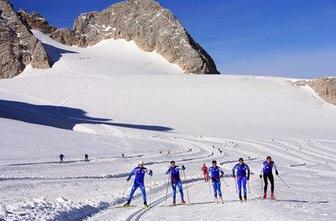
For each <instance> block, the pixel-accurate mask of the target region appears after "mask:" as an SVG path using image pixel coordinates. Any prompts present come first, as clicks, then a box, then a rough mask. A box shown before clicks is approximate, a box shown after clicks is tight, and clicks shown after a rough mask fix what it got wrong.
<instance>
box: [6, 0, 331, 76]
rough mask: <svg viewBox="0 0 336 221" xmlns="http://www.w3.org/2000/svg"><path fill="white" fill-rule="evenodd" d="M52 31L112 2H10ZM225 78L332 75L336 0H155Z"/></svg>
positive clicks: (98, 0) (96, 0) (61, 0)
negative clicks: (33, 13)
mask: <svg viewBox="0 0 336 221" xmlns="http://www.w3.org/2000/svg"><path fill="white" fill-rule="evenodd" d="M11 2H12V3H13V4H14V6H15V7H16V9H18V8H24V9H26V10H28V11H34V10H35V11H39V12H40V13H41V14H42V15H43V16H45V17H46V18H47V19H48V21H49V22H50V23H51V24H53V25H55V26H57V27H72V24H73V21H74V19H75V18H76V17H77V16H78V15H79V14H80V13H81V12H87V11H93V10H102V9H103V8H106V7H107V6H109V5H110V4H112V3H115V2H119V1H118V0H11ZM159 2H160V3H161V4H162V5H163V6H164V7H166V8H169V9H170V10H171V11H173V13H174V14H175V15H176V16H177V17H178V18H179V20H180V21H181V23H182V24H183V25H184V26H185V27H186V29H187V30H188V31H189V32H190V33H191V35H192V36H193V37H194V38H195V40H196V41H197V42H199V43H200V44H201V45H202V46H203V47H204V48H205V49H206V50H207V51H208V52H209V54H210V55H211V56H212V57H213V58H214V60H215V62H216V64H217V66H218V69H219V70H220V71H221V72H222V73H224V74H225V73H228V74H236V73H237V74H257V75H277V76H286V77H287V76H291V77H305V78H306V77H316V76H323V75H327V76H330V75H333V76H335V75H336V0H160V1H159Z"/></svg>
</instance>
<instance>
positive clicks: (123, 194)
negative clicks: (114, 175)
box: [122, 181, 128, 197]
mask: <svg viewBox="0 0 336 221" xmlns="http://www.w3.org/2000/svg"><path fill="white" fill-rule="evenodd" d="M127 186H128V181H126V184H125V187H124V191H123V193H122V196H123V197H125V193H126V189H127Z"/></svg>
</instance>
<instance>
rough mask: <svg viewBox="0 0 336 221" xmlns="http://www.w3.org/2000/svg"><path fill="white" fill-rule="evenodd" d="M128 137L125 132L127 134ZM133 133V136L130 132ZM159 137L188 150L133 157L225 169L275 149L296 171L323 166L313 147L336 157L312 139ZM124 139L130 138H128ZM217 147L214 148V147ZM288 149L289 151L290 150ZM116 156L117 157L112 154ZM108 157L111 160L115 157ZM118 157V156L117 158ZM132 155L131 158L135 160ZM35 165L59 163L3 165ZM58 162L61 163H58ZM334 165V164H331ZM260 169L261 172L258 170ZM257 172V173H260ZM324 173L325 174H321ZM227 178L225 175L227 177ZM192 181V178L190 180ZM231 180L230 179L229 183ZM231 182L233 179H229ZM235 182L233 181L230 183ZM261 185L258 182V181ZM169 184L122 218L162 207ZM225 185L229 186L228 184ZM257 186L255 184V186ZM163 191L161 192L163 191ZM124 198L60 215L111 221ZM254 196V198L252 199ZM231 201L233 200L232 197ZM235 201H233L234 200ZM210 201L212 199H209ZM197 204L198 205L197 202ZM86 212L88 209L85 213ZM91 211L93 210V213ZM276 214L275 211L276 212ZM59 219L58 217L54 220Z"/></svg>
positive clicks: (150, 162)
mask: <svg viewBox="0 0 336 221" xmlns="http://www.w3.org/2000/svg"><path fill="white" fill-rule="evenodd" d="M125 136H126V135H125ZM127 136H130V135H127ZM156 139H159V140H164V141H166V142H171V143H173V144H174V145H176V144H178V146H179V148H182V149H185V151H179V152H172V153H171V154H170V155H163V154H161V155H158V154H154V155H153V154H150V155H148V154H146V153H142V154H139V155H135V156H130V157H132V158H134V159H136V158H138V157H140V158H145V159H146V165H151V166H153V165H159V164H167V163H168V162H169V161H170V160H159V161H158V160H154V159H155V158H160V157H163V156H169V157H171V158H174V159H175V160H176V161H178V162H179V163H187V162H188V163H199V164H201V163H203V162H205V161H207V162H209V161H210V160H211V159H213V158H215V159H217V160H218V161H219V163H220V164H221V165H222V166H223V167H224V168H226V169H228V170H230V168H232V164H234V163H235V162H236V157H238V156H241V155H243V156H251V157H250V158H249V159H246V161H247V162H248V163H249V164H252V165H256V164H257V163H261V162H262V160H263V159H264V157H265V156H266V155H269V154H268V153H269V152H272V155H273V156H276V159H277V161H280V160H281V161H284V160H285V162H287V163H288V165H281V166H282V167H288V168H292V169H295V170H301V169H302V168H304V171H315V170H314V169H310V168H307V165H308V164H318V165H322V164H323V163H324V159H325V158H324V156H323V154H319V153H318V152H317V151H315V150H314V147H315V148H316V147H319V148H324V149H323V150H325V151H327V152H326V153H327V154H328V159H329V160H333V159H334V157H335V154H334V151H332V149H331V148H328V147H324V146H323V144H321V143H320V142H322V141H318V140H312V141H310V142H309V143H308V144H307V145H309V147H307V146H303V149H304V151H302V150H301V151H300V150H299V147H300V145H301V147H302V142H305V141H303V140H292V141H287V140H286V141H285V140H272V141H271V140H261V139H222V138H211V137H201V138H198V137H194V136H182V135H181V136H179V135H174V137H171V136H168V137H159V138H156ZM125 142H127V140H126V139H125ZM330 143H332V144H334V143H335V142H333V141H331V142H330ZM213 145H214V146H215V149H214V148H213V147H212V146H213ZM188 148H192V152H188V151H187V149H188ZM217 148H220V149H221V150H222V151H223V153H224V154H219V153H218V151H217ZM287 149H288V150H287ZM112 158H114V157H112ZM112 158H108V159H112ZM115 158H117V157H115ZM132 158H130V159H132ZM93 161H94V162H96V163H99V162H100V161H101V159H95V160H93ZM77 162H80V161H70V162H69V163H77ZM33 164H36V165H41V166H43V165H44V164H46V165H48V164H56V162H34V163H21V164H20V163H17V164H9V165H4V166H5V167H22V166H23V167H25V166H27V167H29V166H31V165H33ZM58 164H59V163H58ZM332 168H334V167H332ZM257 172H259V171H257ZM127 174H128V173H126V172H125V173H120V174H111V175H105V176H73V177H72V176H70V177H0V181H2V182H5V181H18V182H20V181H26V182H31V181H34V180H42V181H43V180H51V181H53V180H55V181H57V180H95V179H112V178H124V177H126V176H127ZM253 174H255V173H253V170H252V176H253ZM257 174H258V173H257ZM322 174H323V173H322ZM194 176H195V174H190V176H189V177H188V178H187V180H188V182H197V181H199V180H201V178H191V177H194ZM225 177H230V174H225ZM224 179H225V178H224ZM191 180H192V181H191ZM229 181H230V180H227V182H229ZM230 182H231V181H230ZM230 182H229V184H231V185H232V183H230ZM257 185H258V184H257ZM165 187H166V184H165V183H163V184H161V185H159V186H157V187H155V188H154V189H152V194H153V197H156V200H154V201H153V202H152V204H151V207H150V208H148V209H138V210H136V211H134V212H132V213H131V214H129V215H128V216H127V217H126V218H124V219H123V220H127V221H131V220H141V219H143V217H144V215H146V214H147V213H148V212H149V211H151V210H152V209H154V208H155V209H156V210H160V207H158V205H160V204H161V203H163V202H165V201H166V200H167V199H168V198H169V197H170V196H171V195H170V194H169V195H168V196H167V197H166V196H164V197H161V196H160V195H162V192H163V190H164V188H165ZM225 188H226V187H225ZM253 188H256V187H253ZM160 191H161V192H160ZM140 197H141V195H140V194H139V193H137V194H136V195H135V200H137V199H139V198H140ZM124 199H125V198H124V197H122V198H116V199H114V200H112V201H110V202H104V204H102V206H101V207H97V208H93V207H89V206H88V207H87V210H86V209H85V208H86V207H85V206H84V207H83V208H84V209H82V210H81V209H78V208H76V209H74V210H73V211H72V210H70V211H67V212H65V213H64V214H63V216H62V214H61V215H60V216H59V217H58V218H59V219H60V220H66V219H64V217H67V216H69V214H71V213H76V211H81V212H82V213H83V214H86V215H85V216H82V217H81V219H88V220H109V218H110V217H113V214H114V213H115V212H116V208H115V207H116V206H117V205H120V204H121V203H123V202H124ZM252 199H253V198H252ZM229 201H230V200H229ZM231 201H232V200H231ZM278 202H279V203H283V204H284V205H282V204H280V205H282V206H286V203H310V204H319V203H329V201H328V200H315V201H309V200H298V199H281V200H278ZM209 203H210V202H209ZM210 204H211V203H210ZM195 205H197V204H195ZM85 211H86V212H85ZM90 211H91V212H90ZM274 216H275V214H274ZM55 220H56V219H55ZM118 220H119V219H118Z"/></svg>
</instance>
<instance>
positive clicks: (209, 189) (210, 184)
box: [208, 179, 211, 193]
mask: <svg viewBox="0 0 336 221" xmlns="http://www.w3.org/2000/svg"><path fill="white" fill-rule="evenodd" d="M208 184H209V193H211V184H210V179H208Z"/></svg>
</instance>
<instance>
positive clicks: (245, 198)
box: [244, 194, 247, 202]
mask: <svg viewBox="0 0 336 221" xmlns="http://www.w3.org/2000/svg"><path fill="white" fill-rule="evenodd" d="M244 200H245V202H246V201H247V196H246V194H245V195H244Z"/></svg>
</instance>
